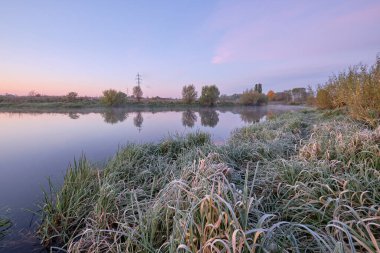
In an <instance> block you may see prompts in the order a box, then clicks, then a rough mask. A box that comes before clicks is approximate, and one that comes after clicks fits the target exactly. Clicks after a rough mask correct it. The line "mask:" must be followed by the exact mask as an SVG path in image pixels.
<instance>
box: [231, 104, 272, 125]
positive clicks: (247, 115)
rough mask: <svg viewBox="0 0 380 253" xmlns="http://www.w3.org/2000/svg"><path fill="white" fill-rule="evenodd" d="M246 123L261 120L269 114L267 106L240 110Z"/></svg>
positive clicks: (241, 116)
mask: <svg viewBox="0 0 380 253" xmlns="http://www.w3.org/2000/svg"><path fill="white" fill-rule="evenodd" d="M238 113H239V114H240V118H241V120H242V121H243V122H245V123H256V122H259V121H260V119H262V118H263V117H264V116H265V115H266V114H267V109H266V107H255V108H245V109H242V110H240V111H239V112H238Z"/></svg>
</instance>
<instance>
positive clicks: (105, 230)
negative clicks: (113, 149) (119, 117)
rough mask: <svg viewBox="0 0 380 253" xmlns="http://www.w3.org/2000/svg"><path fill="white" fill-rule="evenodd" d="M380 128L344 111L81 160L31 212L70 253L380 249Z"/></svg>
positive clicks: (299, 115)
mask: <svg viewBox="0 0 380 253" xmlns="http://www.w3.org/2000/svg"><path fill="white" fill-rule="evenodd" d="M379 144H380V128H379V127H378V128H370V127H368V126H367V125H365V124H362V123H360V122H357V121H353V120H352V119H351V118H349V117H348V116H347V115H345V114H344V113H342V112H334V113H330V112H317V111H313V110H308V111H303V112H293V113H287V114H284V115H281V116H275V117H272V119H271V120H268V121H266V122H264V123H257V124H252V125H250V126H247V127H243V128H240V129H237V130H235V131H234V132H233V133H232V135H231V137H230V138H229V140H228V141H227V142H226V143H225V144H224V145H215V144H213V143H212V142H211V141H210V136H209V135H208V134H205V133H201V132H197V133H192V134H189V135H188V136H185V137H183V136H172V137H170V138H166V139H164V140H162V141H161V142H159V143H156V144H141V145H137V144H129V145H127V146H125V147H124V148H123V149H121V150H120V151H119V152H117V154H116V155H115V156H114V157H113V158H112V159H111V160H110V161H109V162H108V163H107V164H106V166H105V167H104V168H99V167H97V166H94V165H93V164H92V163H91V162H90V161H88V160H86V158H84V157H83V158H82V159H80V160H79V161H74V163H73V164H72V165H71V166H70V168H69V169H68V170H67V173H66V176H65V180H64V184H63V186H62V188H60V189H55V188H54V187H53V186H51V188H50V190H48V191H47V192H46V194H45V201H44V202H43V203H42V205H41V209H42V211H43V217H42V224H41V226H40V229H39V235H40V237H41V239H42V242H43V244H44V245H45V246H51V245H55V246H59V247H62V248H63V249H65V250H67V251H69V252H87V251H90V252H120V251H122V252H379V251H380V241H379V238H380V232H379V231H380V229H379V228H380V206H379V203H380V188H379V187H380V171H379V168H380V148H379Z"/></svg>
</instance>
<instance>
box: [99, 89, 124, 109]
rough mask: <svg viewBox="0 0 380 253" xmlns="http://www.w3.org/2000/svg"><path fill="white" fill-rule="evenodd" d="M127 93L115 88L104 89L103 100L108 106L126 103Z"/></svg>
mask: <svg viewBox="0 0 380 253" xmlns="http://www.w3.org/2000/svg"><path fill="white" fill-rule="evenodd" d="M126 97H127V95H126V94H125V93H123V92H121V91H116V90H113V89H109V90H105V91H103V97H102V98H101V102H102V103H103V104H105V105H106V106H118V105H122V104H124V103H125V100H126Z"/></svg>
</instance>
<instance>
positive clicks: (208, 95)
mask: <svg viewBox="0 0 380 253" xmlns="http://www.w3.org/2000/svg"><path fill="white" fill-rule="evenodd" d="M219 94H220V92H219V89H218V87H216V86H215V85H211V86H207V85H206V86H203V87H202V95H201V97H200V98H199V102H200V103H201V104H202V105H208V106H213V105H215V104H216V101H217V100H218V98H219Z"/></svg>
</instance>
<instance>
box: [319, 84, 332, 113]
mask: <svg viewBox="0 0 380 253" xmlns="http://www.w3.org/2000/svg"><path fill="white" fill-rule="evenodd" d="M315 102H316V104H317V106H318V108H320V109H332V108H333V102H332V98H331V96H330V93H329V92H328V91H327V90H326V89H319V90H318V92H317V98H316V101H315Z"/></svg>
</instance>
